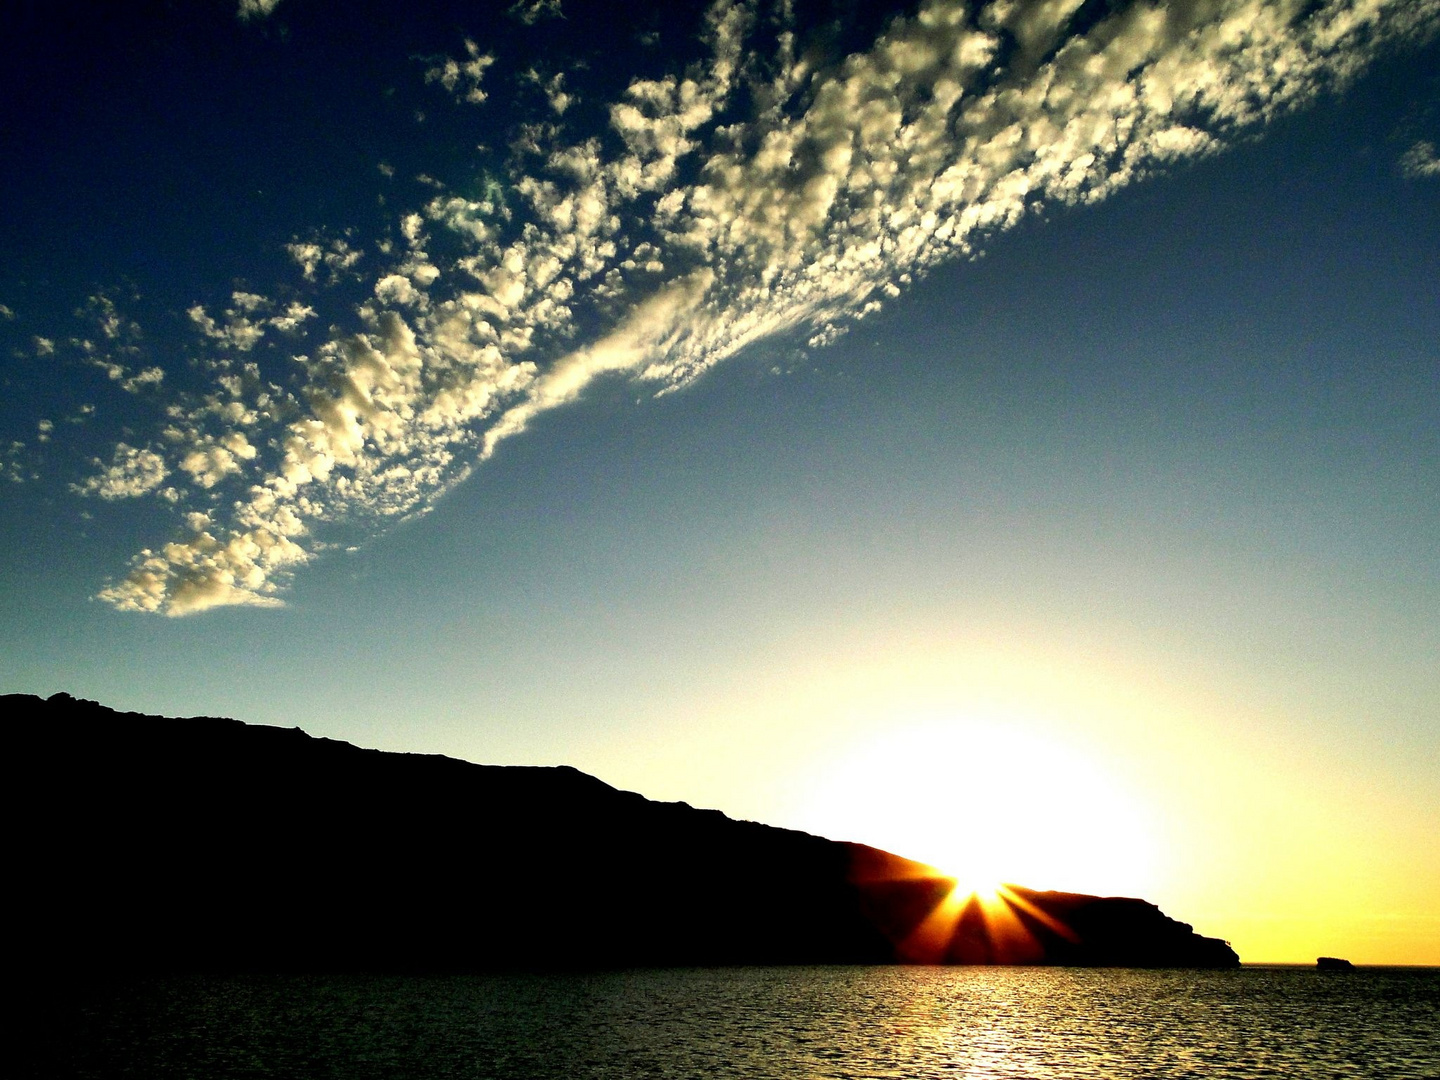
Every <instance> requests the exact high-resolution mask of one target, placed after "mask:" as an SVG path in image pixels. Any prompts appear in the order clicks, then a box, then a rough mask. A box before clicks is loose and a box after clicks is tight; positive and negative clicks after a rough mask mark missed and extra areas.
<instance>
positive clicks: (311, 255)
mask: <svg viewBox="0 0 1440 1080" xmlns="http://www.w3.org/2000/svg"><path fill="white" fill-rule="evenodd" d="M387 170H388V171H387ZM380 171H381V172H382V173H384V174H385V175H386V176H393V175H394V174H395V170H394V169H392V168H390V166H388V165H385V164H382V165H381V166H380ZM285 250H286V251H288V252H289V253H290V257H291V258H292V259H294V260H295V261H296V262H297V263H298V264H299V265H300V272H301V273H302V274H303V275H304V276H305V280H306V281H316V280H318V275H319V272H320V269H321V268H322V267H323V268H324V269H325V272H326V275H327V280H328V281H330V282H334V281H336V280H337V279H338V278H339V277H340V275H341V274H343V273H344V272H345V271H347V270H349V269H350V268H351V267H352V266H354V265H355V264H356V263H357V262H359V261H360V257H361V256H362V255H363V254H364V252H361V251H356V250H354V249H352V248H351V247H350V244H349V242H348V241H347V240H345V239H344V238H341V237H336V238H331V239H323V240H308V241H301V240H294V241H292V242H291V243H288V244H286V245H285Z"/></svg>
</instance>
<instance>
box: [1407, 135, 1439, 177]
mask: <svg viewBox="0 0 1440 1080" xmlns="http://www.w3.org/2000/svg"><path fill="white" fill-rule="evenodd" d="M1400 171H1401V173H1403V174H1404V175H1405V176H1406V177H1408V178H1409V179H1411V180H1421V179H1427V178H1429V177H1432V176H1440V157H1437V156H1436V154H1435V144H1434V143H1432V142H1427V141H1425V140H1424V139H1421V140H1420V141H1419V142H1417V143H1416V144H1415V145H1414V146H1412V147H1410V149H1409V150H1407V151H1405V153H1404V155H1403V156H1402V157H1401V158H1400Z"/></svg>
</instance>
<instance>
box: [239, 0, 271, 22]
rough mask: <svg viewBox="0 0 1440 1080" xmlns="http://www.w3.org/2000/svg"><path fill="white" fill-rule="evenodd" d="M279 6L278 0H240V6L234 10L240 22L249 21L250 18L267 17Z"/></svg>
mask: <svg viewBox="0 0 1440 1080" xmlns="http://www.w3.org/2000/svg"><path fill="white" fill-rule="evenodd" d="M279 6H280V0H240V7H239V9H238V10H237V11H236V15H237V17H238V18H239V19H240V21H241V22H249V21H250V20H251V19H268V18H269V17H270V14H271V13H272V12H273V11H274V10H275V9H276V8H277V7H279Z"/></svg>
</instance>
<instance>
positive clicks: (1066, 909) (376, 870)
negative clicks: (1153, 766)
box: [0, 695, 1238, 971]
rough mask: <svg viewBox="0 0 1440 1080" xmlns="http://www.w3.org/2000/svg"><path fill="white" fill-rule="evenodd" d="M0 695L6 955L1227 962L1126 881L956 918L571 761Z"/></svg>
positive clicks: (511, 963) (803, 845) (383, 964)
mask: <svg viewBox="0 0 1440 1080" xmlns="http://www.w3.org/2000/svg"><path fill="white" fill-rule="evenodd" d="M0 703H3V706H4V709H5V715H6V717H7V724H6V730H7V740H8V743H9V745H8V752H7V755H6V762H7V768H6V772H7V776H6V780H5V788H6V794H5V808H6V832H7V843H6V852H7V856H6V857H7V861H8V863H9V867H8V869H9V873H8V874H7V880H8V882H9V885H8V888H7V890H6V891H7V893H8V894H9V896H10V898H11V899H12V902H14V906H13V907H12V911H13V914H12V916H11V919H12V932H11V936H10V940H11V943H12V944H11V953H12V955H11V960H12V967H13V966H19V967H21V968H31V969H34V968H45V969H49V970H63V969H66V968H71V967H77V968H112V967H113V968H125V969H134V968H143V969H190V970H196V969H210V970H218V969H251V970H315V971H320V970H331V971H334V970H370V971H379V970H444V971H465V970H482V969H494V968H551V967H591V966H641V965H682V964H683V965H703V964H790V963H886V962H893V961H896V960H912V961H914V960H922V961H938V962H1022V963H1065V964H1098V965H1116V964H1119V965H1138V966H1210V967H1214V966H1231V965H1234V964H1236V963H1238V959H1237V957H1236V956H1235V953H1234V952H1233V951H1232V950H1231V949H1230V948H1229V946H1228V945H1226V944H1225V943H1224V942H1221V941H1217V940H1215V939H1213V938H1204V937H1200V936H1198V935H1196V934H1194V933H1193V932H1192V931H1191V929H1190V927H1189V926H1186V925H1185V924H1183V923H1178V922H1175V921H1174V920H1172V919H1168V918H1166V917H1165V916H1164V915H1163V914H1161V913H1160V911H1159V910H1158V909H1157V908H1155V907H1154V906H1153V905H1150V904H1147V903H1144V902H1143V901H1140V900H1130V899H1115V898H1097V897H1092V896H1078V895H1074V894H1062V893H1037V892H1030V891H1028V890H1023V889H1018V888H1017V889H1013V890H1012V891H1011V893H1010V896H1009V898H1008V903H1007V905H1006V908H1005V910H1004V911H1003V912H1002V913H1001V914H1002V915H1003V916H1004V918H1001V919H998V920H997V918H996V913H995V912H993V911H983V910H981V909H980V908H979V907H978V906H977V905H975V904H973V903H972V904H971V905H970V906H969V907H960V906H958V905H954V904H953V902H950V907H956V908H958V910H956V911H955V912H953V913H952V914H953V915H954V918H953V919H949V920H948V921H947V920H946V919H945V918H942V916H944V915H945V914H946V912H947V907H946V904H947V901H946V897H947V895H948V894H949V892H950V882H949V881H947V880H946V879H944V878H941V877H938V876H937V875H936V873H935V872H934V871H933V870H930V869H929V868H926V867H924V866H921V865H920V864H918V863H914V862H911V861H909V860H906V859H902V858H900V857H898V856H895V855H891V854H889V853H887V852H883V851H879V850H877V849H875V848H869V847H865V846H863V845H857V844H849V843H841V842H836V841H832V840H826V839H823V838H821V837H816V836H811V835H808V834H805V833H800V832H793V831H789V830H785V829H777V828H771V827H769V826H765V825H759V824H755V823H753V822H743V821H733V820H731V819H729V818H727V817H725V816H724V815H723V814H721V813H719V812H717V811H713V810H697V809H694V808H692V807H690V806H687V805H685V804H684V803H658V802H651V801H649V800H647V799H645V798H643V797H641V796H639V795H636V794H633V793H630V792H624V791H618V790H616V789H614V788H612V787H610V786H608V785H606V784H604V783H602V782H601V781H599V780H596V779H595V778H593V777H590V776H587V775H585V774H584V773H581V772H578V771H576V770H575V769H571V768H564V767H562V768H522V767H514V766H503V767H502V766H487V765H474V764H470V763H468V762H463V761H457V760H454V759H451V758H445V757H438V756H422V755H416V754H393V753H382V752H380V751H376V750H362V749H359V748H357V747H354V746H351V745H349V744H348V743H342V742H335V741H332V740H329V739H316V738H311V737H310V736H308V735H306V734H305V733H304V732H302V731H300V730H299V729H298V728H297V729H283V728H273V727H256V726H248V725H246V724H242V723H240V722H238V721H235V720H225V719H215V718H209V717H196V718H192V719H183V720H182V719H169V718H163V717H154V716H142V715H139V714H135V713H117V712H114V711H112V710H110V709H107V708H104V707H103V706H100V705H97V704H95V703H94V702H88V701H77V700H75V699H73V698H70V697H69V696H68V695H57V696H55V697H52V698H50V699H49V700H48V701H47V700H42V699H40V698H35V697H29V696H23V695H9V696H5V697H3V698H0ZM941 923H944V924H945V925H944V927H942V929H941V930H940V931H938V936H937V931H936V926H937V925H939V924H941ZM997 925H998V926H999V929H998V930H997V929H996V927H997Z"/></svg>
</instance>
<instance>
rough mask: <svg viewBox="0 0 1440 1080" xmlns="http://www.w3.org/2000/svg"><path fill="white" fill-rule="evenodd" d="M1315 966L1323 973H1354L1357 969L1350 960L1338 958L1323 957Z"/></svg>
mask: <svg viewBox="0 0 1440 1080" xmlns="http://www.w3.org/2000/svg"><path fill="white" fill-rule="evenodd" d="M1315 966H1316V967H1317V968H1319V969H1320V970H1321V971H1353V970H1354V968H1355V965H1354V964H1352V963H1350V961H1349V960H1344V959H1341V958H1340V957H1338V956H1322V957H1320V958H1319V959H1317V960H1316V961H1315Z"/></svg>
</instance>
